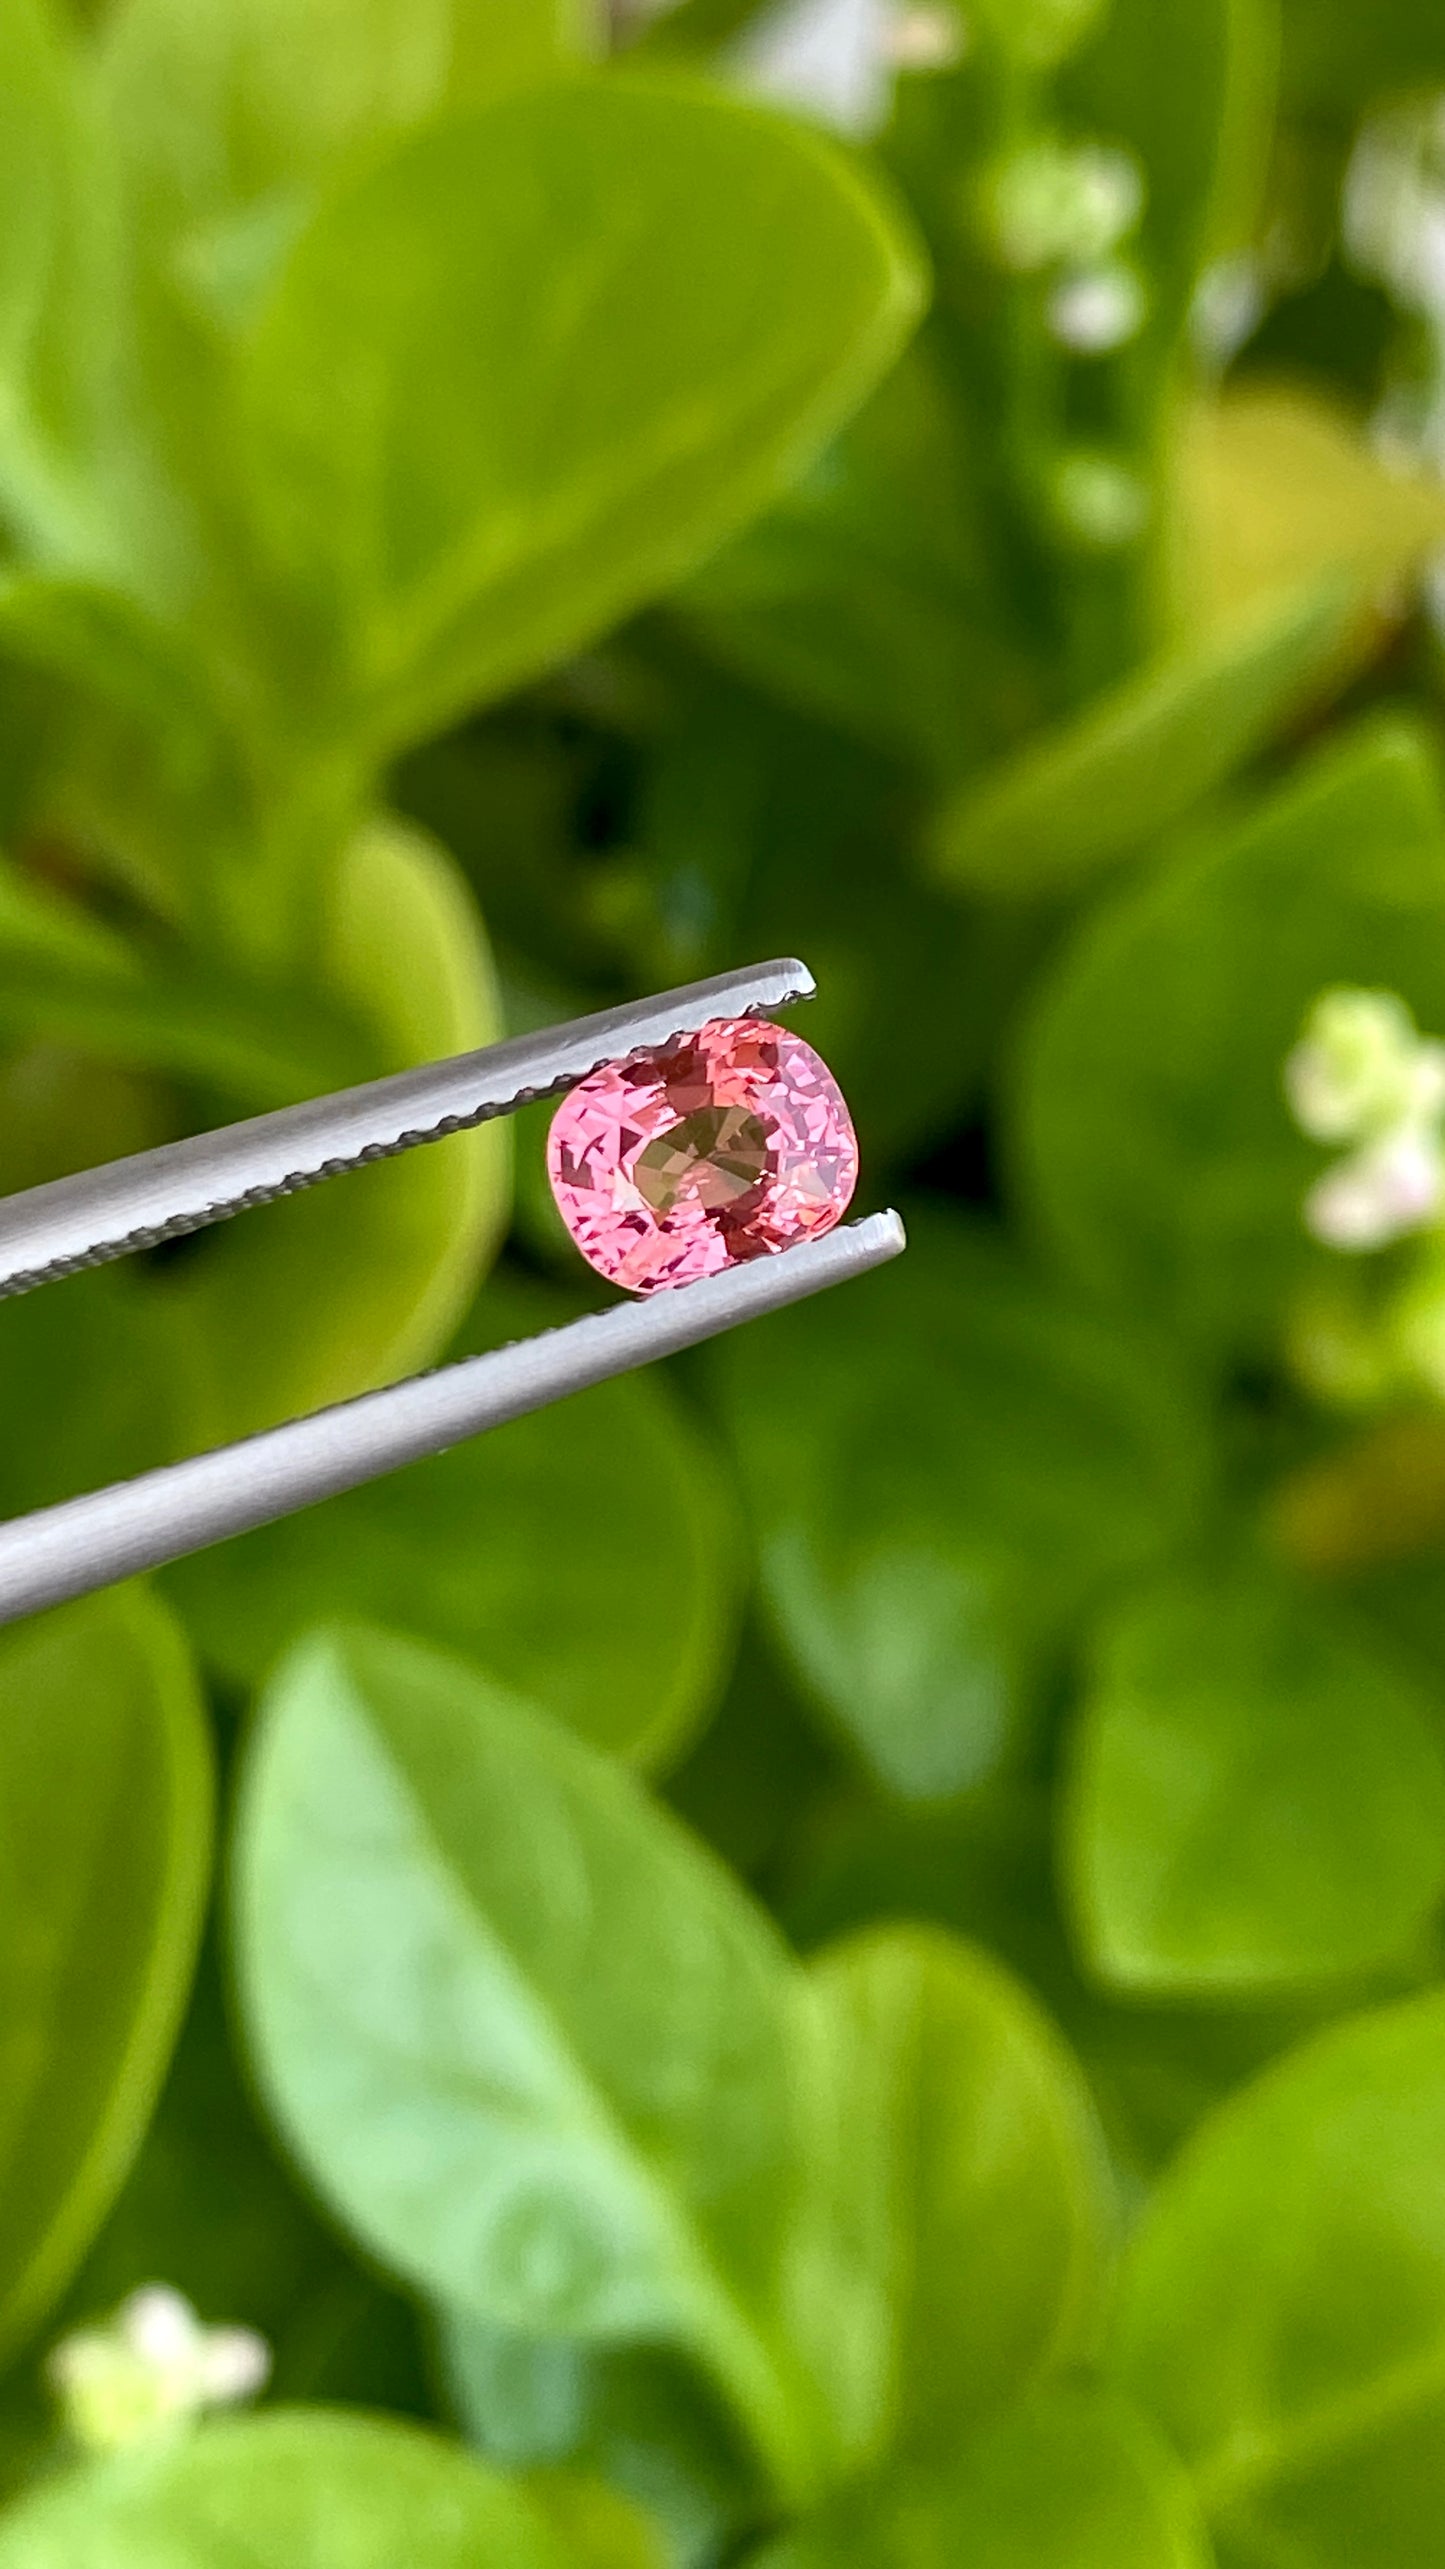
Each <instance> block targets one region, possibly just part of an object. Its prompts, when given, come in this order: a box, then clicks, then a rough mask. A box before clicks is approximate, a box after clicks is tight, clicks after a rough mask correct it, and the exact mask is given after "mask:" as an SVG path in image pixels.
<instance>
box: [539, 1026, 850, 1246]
mask: <svg viewBox="0 0 1445 2569" xmlns="http://www.w3.org/2000/svg"><path fill="white" fill-rule="evenodd" d="M547 1173H548V1176H549V1177H550V1179H551V1181H552V1192H553V1194H554V1196H555V1197H556V1199H557V1205H558V1209H559V1211H560V1212H561V1215H562V1219H563V1221H564V1222H565V1223H566V1225H567V1228H568V1230H569V1231H570V1232H571V1234H572V1237H573V1239H574V1240H575V1241H576V1243H577V1246H578V1248H579V1249H580V1250H581V1252H582V1255H583V1257H584V1258H586V1260H587V1261H588V1264H589V1265H590V1266H593V1267H595V1268H596V1269H597V1272H598V1274H599V1275H603V1276H606V1278H607V1280H608V1282H609V1283H610V1284H618V1285H624V1286H626V1288H627V1289H628V1291H629V1292H631V1293H656V1292H657V1291H658V1290H659V1288H661V1287H663V1286H666V1285H680V1284H692V1283H694V1282H695V1281H696V1280H697V1278H698V1277H699V1276H711V1275H716V1274H717V1273H718V1271H719V1270H720V1269H721V1268H723V1267H731V1266H737V1265H739V1264H740V1263H741V1262H742V1261H743V1260H745V1259H748V1258H765V1257H770V1256H771V1255H772V1254H773V1253H774V1252H775V1251H776V1250H778V1249H788V1248H791V1247H792V1246H793V1244H794V1242H795V1241H798V1240H810V1239H817V1238H818V1237H819V1236H820V1235H821V1234H822V1233H823V1232H824V1231H831V1230H832V1228H833V1225H834V1223H835V1222H837V1221H839V1220H840V1219H841V1218H842V1216H843V1214H844V1213H845V1212H846V1211H847V1209H848V1204H849V1201H850V1199H851V1197H852V1194H853V1189H854V1187H855V1185H856V1184H857V1181H858V1144H857V1141H856V1139H855V1137H854V1133H853V1125H852V1120H851V1118H850V1116H849V1113H848V1109H847V1107H846V1106H845V1104H844V1102H843V1097H842V1092H841V1091H840V1089H839V1087H838V1084H837V1082H836V1080H835V1079H834V1078H833V1075H832V1073H831V1071H830V1070H829V1069H828V1068H827V1065H826V1064H825V1063H824V1062H822V1061H820V1060H819V1058H818V1055H817V1054H816V1053H815V1052H814V1051H813V1049H812V1046H811V1045H810V1044H805V1043H803V1042H802V1041H801V1040H800V1039H799V1037H798V1036H797V1035H793V1034H789V1033H788V1031H787V1029H786V1028H785V1027H782V1026H774V1025H771V1024H769V1023H768V1022H767V1020H766V1019H762V1018H756V1017H719V1018H716V1019H715V1020H714V1021H713V1023H712V1024H711V1025H709V1026H704V1027H703V1029H702V1031H701V1033H700V1034H696V1035H679V1036H676V1037H675V1038H674V1039H673V1041H672V1042H671V1043H670V1044H665V1045H663V1046H662V1047H661V1048H660V1050H658V1051H656V1052H649V1053H639V1054H636V1055H634V1056H633V1058H632V1059H631V1060H630V1061H622V1062H608V1063H607V1064H606V1066H605V1067H604V1068H603V1069H602V1070H597V1071H593V1073H592V1075H591V1077H590V1078H588V1079H584V1080H582V1081H581V1082H580V1084H579V1085H578V1086H577V1087H576V1088H574V1089H573V1090H572V1091H571V1092H570V1094H569V1095H568V1096H566V1097H564V1098H563V1100H562V1103H561V1105H560V1106H559V1107H558V1109H557V1112H556V1115H555V1116H554V1118H553V1120H552V1130H551V1134H550V1136H549V1138H548V1143H547Z"/></svg>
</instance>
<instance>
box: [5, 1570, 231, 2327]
mask: <svg viewBox="0 0 1445 2569" xmlns="http://www.w3.org/2000/svg"><path fill="white" fill-rule="evenodd" d="M210 1834H211V1776H210V1752H209V1744H208V1739H207V1732H206V1725H205V1716H204V1712H203V1709H202V1706H201V1703H200V1701H199V1698H198V1695H197V1691H196V1684H195V1679H194V1676H193V1674H192V1671H191V1666H190V1661H189V1658H188V1656H187V1653H186V1649H185V1645H184V1643H183V1641H182V1639H181V1636H180V1634H179V1633H178V1632H177V1630H176V1629H175V1627H174V1626H173V1624H172V1623H171V1622H170V1619H169V1617H168V1616H166V1615H165V1614H164V1613H163V1611H162V1609H161V1608H160V1607H159V1606H158V1605H156V1604H155V1603H154V1602H153V1601H152V1600H151V1599H150V1598H148V1597H147V1596H145V1595H144V1594H143V1593H140V1592H137V1591H133V1590H124V1589H122V1590H117V1591H115V1592H113V1593H112V1594H110V1595H108V1596H105V1597H100V1598H96V1599H94V1600H93V1601H89V1602H87V1603H85V1604H83V1605H76V1606H66V1607H62V1608H61V1609H60V1610H59V1611H58V1612H57V1613H55V1614H53V1615H48V1616H45V1617H44V1618H42V1619H41V1620H40V1621H39V1622H34V1623H30V1624H27V1625H24V1626H21V1627H17V1628H16V1629H14V1630H13V1631H11V1632H8V1633H7V1634H6V1635H5V1637H4V1640H3V1643H0V1855H3V1867H0V2029H3V2039H0V2347H3V2350H4V2351H5V2352H6V2353H8V2352H9V2351H10V2350H11V2349H12V2348H13V2347H14V2346H15V2345H17V2344H18V2343H19V2342H20V2341H21V2340H23V2339H24V2338H25V2337H26V2336H27V2335H28V2334H29V2332H30V2331H31V2330H32V2329H33V2328H34V2327H35V2325H36V2323H37V2322H38V2321H39V2320H40V2319H41V2317H42V2316H43V2315H44V2313H45V2311H46V2310H47V2309H48V2308H49V2307H50V2305H51V2304H52V2303H53V2302H54V2301H55V2300H56V2299H57V2298H58V2296H59V2294H60V2293H61V2292H62V2291H63V2290H64V2288H65V2286H66V2284H67V2283H68V2282H69V2280H70V2277H71V2274H72V2273H73V2271H74V2269H75V2268H76V2266H77V2265H78V2264H79V2262H80V2259H81V2257H82V2256H83V2255H84V2253H85V2251H86V2249H87V2248H88V2247H89V2245H90V2241H91V2238H92V2237H93V2235H94V2233H95V2231H96V2230H97V2229H98V2228H99V2226H100V2223H101V2221H102V2220H103V2219H104V2217H105V2214H106V2213H107V2211H108V2210H109V2208H110V2205H111V2202H112V2201H113V2199H114V2197H115V2195H116V2194H117V2193H118V2192H119V2190H120V2187H121V2185H122V2184H123V2182H124V2180H125V2177H126V2175H127V2173H128V2171H129V2168H130V2164H131V2161H132V2159H133V2158H134V2156H135V2153H136V2151H137V2150H138V2148H139V2146H140V2142H141V2138H142V2135H143V2134H144V2131H145V2128H146V2124H147V2122H148V2120H149V2118H150V2113H151V2108H152V2106H153V2105H154V2103H155V2099H156V2093H157V2090H158V2089H159V2086H160V2083H161V2079H162V2077H163V2075H164V2072H165V2068H166V2063H167V2061H168V2059H169V2057H170V2051H171V2045H172V2042H173V2040H174V2038H175V2033H176V2029H177V2025H178V2023H179V2019H180V2013H181V2008H182V2006H183V2004H184V2000H185V1995H186V1990H187V1988H188V1986H189V1983H190V1977H191V1969H192V1964H193V1961H194V1958H195V1948H196V1940H197V1937H198V1935H199V1932H200V1924H201V1915H202V1910H203V1906H204V1902H205V1895H206V1883H207V1875H208V1869H209V1861H210Z"/></svg>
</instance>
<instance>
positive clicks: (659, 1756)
mask: <svg viewBox="0 0 1445 2569" xmlns="http://www.w3.org/2000/svg"><path fill="white" fill-rule="evenodd" d="M565 1316H566V1315H565V1312H564V1311H562V1310H559V1306H558V1303H557V1301H556V1299H555V1298H554V1297H552V1296H550V1295H545V1294H542V1293H540V1292H538V1291H536V1290H531V1291H519V1290H518V1289H517V1288H516V1287H515V1286H505V1287H499V1286H498V1285H496V1284H493V1285H489V1286H488V1288H487V1290H486V1292H485V1293H484V1295H483V1297H482V1300H481V1302H480V1303H479V1304H478V1306H477V1309H476V1311H475V1313H474V1314H473V1316H472V1319H471V1321H470V1322H469V1324H468V1326H467V1327H466V1329H464V1331H463V1333H462V1336H461V1338H460V1340H459V1341H458V1342H457V1343H456V1344H455V1345H454V1347H453V1349H452V1351H451V1352H452V1353H453V1355H460V1354H466V1353H471V1352H472V1351H473V1350H474V1349H478V1348H482V1347H485V1346H488V1345H501V1344H503V1343H504V1342H506V1341H508V1340H510V1339H513V1338H525V1337H530V1336H532V1335H534V1334H535V1332H536V1331H537V1330H539V1329H542V1328H547V1327H551V1326H554V1325H555V1323H556V1322H557V1320H558V1319H559V1318H560V1317H565ZM600 1490H606V1492H607V1504H606V1505H605V1507H599V1505H598V1492H599V1491H600ZM738 1549H739V1543H738V1535H737V1531H736V1528H735V1526H734V1524H733V1522H732V1514H731V1509H730V1506H729V1498H728V1493H727V1490H726V1488H725V1485H724V1483H723V1480H722V1477H721V1474H720V1473H719V1471H718V1469H717V1466H716V1464H715V1462H714V1459H713V1457H712V1455H711V1454H710V1453H709V1451H708V1449H707V1447H706V1446H705V1444H704V1443H703V1441H702V1439H701V1437H700V1436H699V1435H698V1433H697V1431H696V1429H695V1428H694V1426H693V1424H692V1422H691V1420H690V1418H689V1416H688V1414H687V1412H686V1411H685V1410H684V1409H683V1408H682V1406H681V1404H680V1403H679V1402H678V1401H677V1400H676V1399H675V1398H674V1397H673V1396H672V1394H671V1392H670V1390H669V1388H668V1386H667V1385H666V1384H665V1383H664V1382H663V1381H661V1380H660V1379H658V1378H657V1377H655V1376H633V1377H631V1378H630V1379H628V1380H626V1381H623V1382H616V1383H605V1384H602V1385H600V1386H599V1387H598V1388H597V1389H596V1390H595V1391H590V1392H587V1393H585V1394H584V1395H583V1396H582V1398H581V1399H580V1400H575V1401H569V1402H568V1403H567V1405H566V1407H565V1408H564V1409H555V1410H541V1411H539V1412H538V1413H537V1414H536V1416H535V1417H532V1418H523V1419H517V1420H515V1421H514V1422H513V1424H512V1425H511V1426H509V1427H503V1428H499V1429H497V1430H496V1431H495V1432H494V1433H493V1434H491V1435H488V1436H485V1437H480V1438H477V1439H475V1440H474V1441H473V1442H472V1443H471V1444H469V1445H464V1446H460V1447H458V1448H457V1449H456V1451H455V1452H453V1453H451V1454H444V1455H440V1456H438V1458H437V1459H436V1460H435V1461H434V1462H429V1463H421V1464H417V1465H414V1466H413V1468H412V1469H411V1470H410V1471H408V1472H402V1473H398V1474H396V1475H394V1476H393V1477H391V1478H390V1479H387V1480H384V1481H377V1482H373V1483H372V1484H371V1485H370V1486H369V1487H368V1488H366V1489H364V1490H356V1491H353V1492H352V1493H351V1494H350V1495H349V1496H348V1497H346V1498H342V1499H336V1500H333V1501H332V1502H331V1503H330V1505H329V1506H327V1507H325V1508H318V1509H311V1510H308V1512H307V1513H306V1515H304V1516H301V1517H291V1518H288V1519H286V1520H284V1521H283V1522H282V1523H281V1524H280V1525H275V1526H269V1527H267V1528H265V1529H264V1530H263V1531H262V1532H261V1533H259V1534H253V1535H249V1536H247V1537H246V1539H245V1540H244V1541H243V1542H240V1543H233V1544H228V1545H226V1546H224V1547H223V1548H222V1549H219V1550H217V1551H213V1552H209V1553H205V1554H201V1555H198V1556H197V1557H196V1558H195V1559H194V1560H193V1561H191V1562H189V1563H187V1564H185V1565H183V1566H182V1567H181V1568H179V1569H178V1570H177V1571H176V1572H174V1573H173V1574H172V1581H171V1584H172V1589H173V1593H174V1594H175V1595H176V1596H177V1597H178V1598H179V1599H180V1600H181V1603H182V1605H183V1608H184V1611H185V1615H186V1619H187V1622H188V1624H189V1626H190V1628H191V1630H192V1631H193V1632H194V1634H195V1635H196V1638H197V1641H198V1643H199V1645H200V1648H201V1650H202V1652H203V1654H204V1655H205V1656H206V1657H207V1658H208V1659H209V1660H210V1661H211V1662H212V1664H213V1665H214V1666H216V1667H217V1668H219V1669H221V1670H223V1671H224V1673H225V1675H226V1676H227V1677H228V1678H230V1679H232V1680H233V1681H234V1682H236V1683H237V1684H241V1685H246V1686H250V1685H253V1684H254V1683H255V1682H256V1680H257V1679H258V1678H259V1677H260V1676H262V1675H263V1674H264V1672H265V1670H266V1669H267V1668H268V1667H269V1666H270V1665H271V1664H272V1662H273V1661H274V1660H275V1659H276V1658H277V1656H278V1655H279V1653H280V1652H281V1650H282V1649H283V1648H284V1647H285V1646H286V1644H287V1643H288V1642H290V1641H292V1640H293V1639H294V1638H295V1637H296V1635H297V1634H298V1633H299V1632H301V1631H303V1630H304V1629H305V1628H306V1626H307V1625H308V1624H311V1623H314V1622H315V1621H316V1620H317V1619H318V1617H345V1616H354V1615H365V1616H372V1617H384V1618H385V1620H386V1621H387V1622H388V1623H389V1624H391V1625H393V1626H394V1627H395V1628H396V1629H397V1630H398V1631H403V1632H412V1633H415V1634H417V1635H418V1637H420V1638H423V1639H426V1640H430V1641H437V1642H443V1643H446V1644H447V1645H448V1646H449V1647H451V1648H453V1649H457V1650H461V1651H465V1652H466V1653H467V1654H468V1655H469V1656H470V1657H471V1658H473V1659H474V1660H476V1661H477V1662H478V1664H479V1665H480V1666H482V1667H484V1668H485V1669H487V1671H488V1672H489V1674H490V1675H491V1676H493V1677H495V1678H497V1679H498V1680H499V1681H500V1682H501V1683H503V1684H504V1685H507V1686H512V1687H515V1688H516V1689H517V1691H518V1693H520V1694H524V1695H526V1696H527V1697H529V1698H530V1700H531V1701H532V1702H533V1703H535V1704H538V1705H540V1706H541V1707H543V1708H544V1709H545V1710H546V1711H548V1712H550V1713H554V1714H556V1715H557V1716H558V1718H559V1719H561V1720H562V1721H565V1722H567V1723H568V1724H569V1725H570V1726H571V1727H572V1728H573V1729H574V1730H576V1731H578V1732H580V1733H581V1735H582V1737H583V1738H585V1739H590V1740H591V1741H592V1742H593V1743H594V1744H595V1745H596V1746H597V1747H598V1748H607V1749H611V1750H612V1751H613V1752H614V1754H618V1755H625V1756H628V1757H633V1758H637V1759H640V1760H641V1761H642V1762H643V1763H645V1764H649V1765H653V1764H657V1763H660V1762H662V1761H663V1760H666V1759H671V1758H674V1757H675V1756H676V1755H677V1754H678V1752H679V1750H680V1749H681V1748H682V1746H683V1745H684V1743H685V1741H686V1739H687V1737H688V1735H689V1734H690V1733H691V1732H692V1731H693V1730H694V1729H695V1728H696V1726H697V1724H698V1723H699V1722H700V1720H701V1719H702V1717H703V1716H704V1714H705V1713H706V1711H707V1709H708V1707H709V1705H710V1704H711V1702H712V1700H713V1698H714V1696H715V1694H716V1692H717V1690H718V1688H719V1686H720V1684H721V1682H722V1680H723V1677H724V1674H725V1671H726V1666H727V1660H728V1655H729V1650H730V1646H731V1642H732V1624H733V1617H734V1612H735V1599H736V1593H737V1588H738V1578H737V1554H738Z"/></svg>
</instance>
